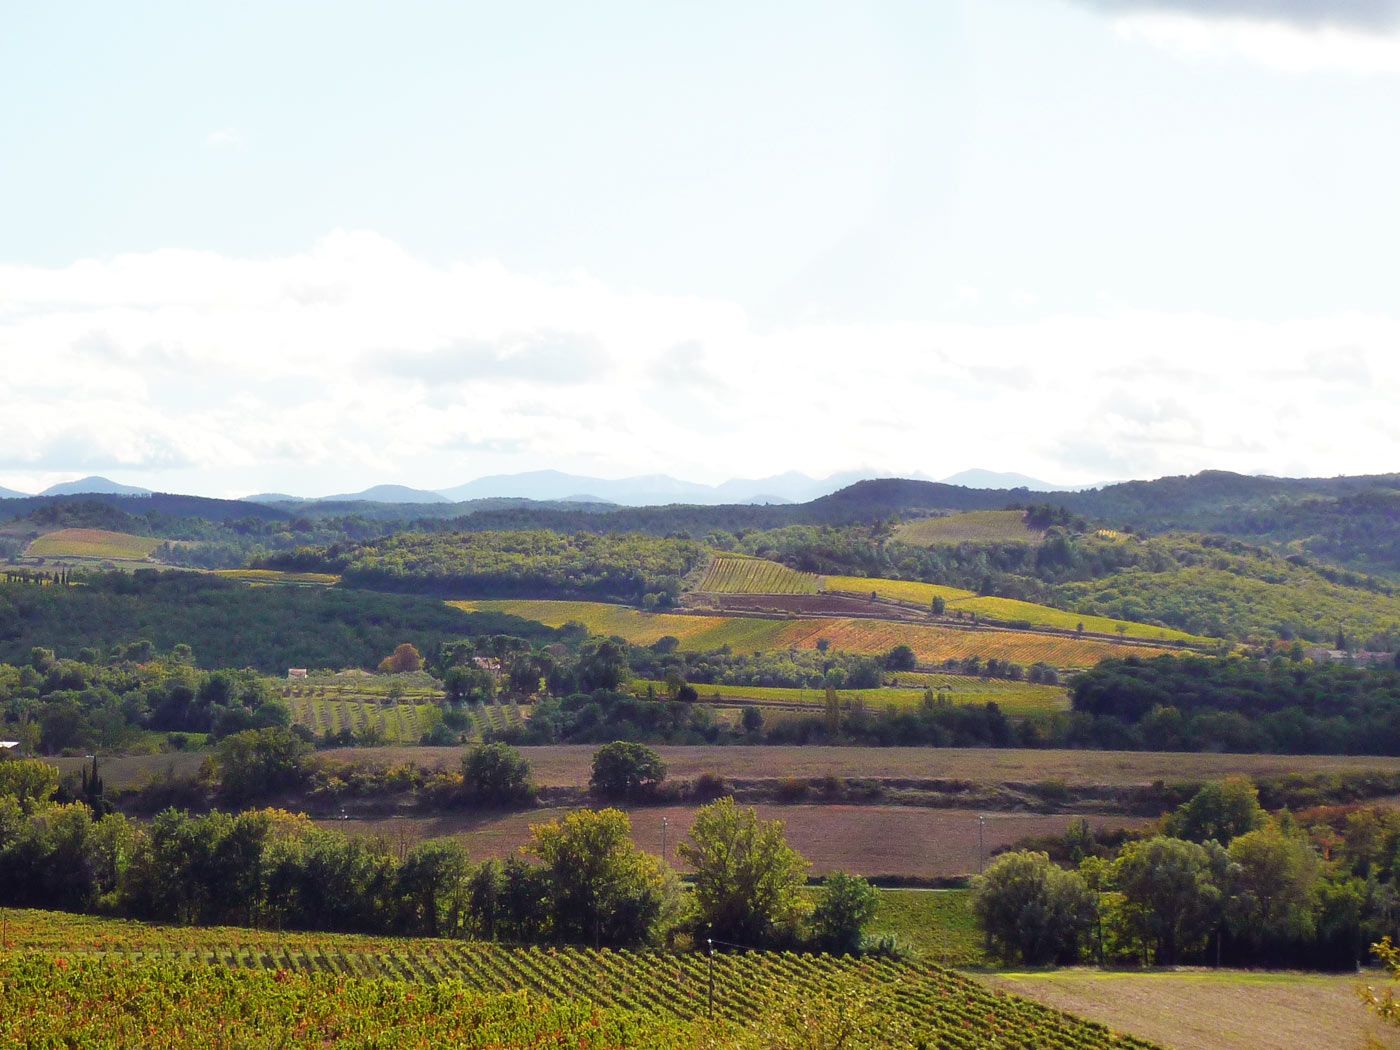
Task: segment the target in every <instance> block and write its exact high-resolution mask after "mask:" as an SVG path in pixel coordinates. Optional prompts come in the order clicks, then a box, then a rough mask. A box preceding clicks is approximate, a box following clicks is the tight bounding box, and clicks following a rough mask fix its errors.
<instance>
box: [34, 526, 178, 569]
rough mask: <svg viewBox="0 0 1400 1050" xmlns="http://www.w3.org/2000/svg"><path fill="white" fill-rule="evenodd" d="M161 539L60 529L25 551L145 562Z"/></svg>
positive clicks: (36, 554)
mask: <svg viewBox="0 0 1400 1050" xmlns="http://www.w3.org/2000/svg"><path fill="white" fill-rule="evenodd" d="M160 544H161V541H160V540H158V539H152V538H151V537H150V536H133V535H131V534H130V533H126V532H107V531H106V530H105V529H59V530H57V531H56V532H47V533H45V534H44V535H42V536H38V537H36V538H35V539H34V541H33V542H32V543H30V544H29V547H28V549H27V550H26V551H25V552H24V553H25V556H26V557H29V558H92V559H95V560H100V561H145V560H146V559H147V558H149V557H150V556H151V554H152V552H153V551H155V549H156V548H157V547H159V546H160Z"/></svg>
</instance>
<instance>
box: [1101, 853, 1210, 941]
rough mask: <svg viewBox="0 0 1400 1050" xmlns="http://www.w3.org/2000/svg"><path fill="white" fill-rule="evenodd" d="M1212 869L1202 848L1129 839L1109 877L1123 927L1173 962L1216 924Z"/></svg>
mask: <svg viewBox="0 0 1400 1050" xmlns="http://www.w3.org/2000/svg"><path fill="white" fill-rule="evenodd" d="M1218 868H1219V866H1218V865H1216V864H1213V863H1212V856H1211V854H1210V853H1209V852H1207V850H1206V848H1205V847H1204V846H1201V845H1198V844H1197V843H1195V842H1186V841H1184V840H1182V839H1174V838H1166V837H1164V836H1158V837H1156V838H1151V839H1146V840H1144V841H1142V842H1130V843H1128V844H1127V845H1126V846H1124V847H1123V850H1122V852H1121V853H1119V855H1118V859H1117V860H1116V861H1114V864H1113V874H1112V880H1113V884H1114V885H1115V886H1116V887H1117V889H1118V892H1119V893H1121V894H1122V901H1123V903H1122V912H1121V917H1122V919H1123V923H1124V926H1125V927H1126V930H1127V931H1128V932H1129V933H1130V935H1131V936H1133V937H1134V938H1135V939H1136V940H1137V942H1138V943H1139V944H1140V945H1142V946H1143V948H1144V949H1145V950H1148V951H1151V952H1153V953H1154V954H1155V955H1156V957H1157V960H1158V961H1159V962H1161V963H1165V964H1167V965H1169V966H1170V965H1174V964H1175V963H1176V962H1177V961H1178V960H1179V959H1180V958H1181V955H1182V953H1183V952H1188V951H1193V950H1195V949H1197V948H1199V947H1201V946H1202V945H1203V944H1204V943H1205V941H1206V938H1207V937H1208V936H1209V935H1210V933H1211V931H1212V930H1213V929H1214V928H1215V926H1216V925H1217V923H1218V921H1219V916H1220V906H1221V902H1222V894H1221V888H1220V886H1219V884H1218V881H1217V874H1216V873H1217V871H1218Z"/></svg>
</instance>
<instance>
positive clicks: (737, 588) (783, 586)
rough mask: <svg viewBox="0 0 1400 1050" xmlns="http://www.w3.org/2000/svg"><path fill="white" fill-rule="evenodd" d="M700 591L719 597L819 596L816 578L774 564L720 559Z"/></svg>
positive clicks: (759, 561)
mask: <svg viewBox="0 0 1400 1050" xmlns="http://www.w3.org/2000/svg"><path fill="white" fill-rule="evenodd" d="M696 590H698V591H707V592H711V593H716V594H816V593H817V577H815V576H813V575H812V574H811V573H809V572H798V571H797V570H795V569H789V568H788V567H787V566H786V565H780V564H778V563H777V562H775V561H764V560H763V559H762V558H741V557H735V556H732V555H723V554H722V555H719V556H718V557H716V558H715V560H714V561H712V562H710V567H709V570H708V571H706V573H705V578H704V579H703V580H701V581H700V586H699V587H697V588H696Z"/></svg>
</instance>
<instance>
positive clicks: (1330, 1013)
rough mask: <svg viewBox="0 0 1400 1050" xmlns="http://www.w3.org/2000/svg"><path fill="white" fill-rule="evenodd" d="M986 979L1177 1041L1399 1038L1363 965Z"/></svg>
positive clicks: (1167, 1042)
mask: <svg viewBox="0 0 1400 1050" xmlns="http://www.w3.org/2000/svg"><path fill="white" fill-rule="evenodd" d="M981 979H982V980H983V981H984V982H985V983H987V984H990V985H992V986H993V987H995V988H998V989H1000V990H1002V991H1007V992H1012V993H1014V994H1016V995H1024V996H1026V997H1028V998H1031V999H1035V1000H1038V1001H1039V1002H1042V1003H1046V1004H1047V1005H1050V1006H1054V1007H1057V1008H1059V1009H1061V1010H1067V1011H1069V1012H1070V1013H1073V1014H1077V1015H1079V1016H1081V1017H1087V1018H1089V1019H1091V1020H1094V1021H1099V1022H1101V1023H1103V1024H1106V1025H1108V1026H1110V1027H1111V1028H1114V1029H1117V1030H1118V1031H1120V1032H1125V1033H1127V1034H1129V1035H1134V1036H1137V1037H1138V1038H1139V1039H1146V1040H1150V1041H1152V1042H1155V1043H1160V1044H1161V1045H1162V1046H1165V1047H1168V1048H1169V1050H1362V1048H1363V1047H1366V1046H1367V1045H1371V1046H1378V1047H1383V1048H1387V1050H1392V1048H1397V1047H1400V1033H1397V1032H1396V1031H1395V1030H1394V1029H1387V1028H1385V1027H1384V1026H1383V1025H1381V1024H1379V1022H1377V1021H1376V1020H1375V1019H1374V1018H1372V1017H1371V1015H1370V1014H1368V1013H1367V1012H1366V1010H1365V1008H1364V1007H1363V1006H1362V1005H1361V1003H1360V1002H1359V1001H1358V999H1357V997H1356V989H1357V987H1358V986H1359V985H1360V983H1361V981H1362V978H1361V977H1358V976H1357V975H1356V974H1303V973H1270V972H1254V971H1229V970H1223V971H1220V972H1215V971H1211V970H1175V971H1167V972H1148V973H1122V972H1109V973H1101V972H1099V971H1096V970H1058V971H1054V972H1046V973H1026V974H995V975H986V976H984V977H982V978H981ZM1368 1037H1369V1038H1371V1039H1373V1040H1375V1042H1374V1043H1371V1044H1368V1043H1367V1039H1368Z"/></svg>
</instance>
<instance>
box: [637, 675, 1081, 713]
mask: <svg viewBox="0 0 1400 1050" xmlns="http://www.w3.org/2000/svg"><path fill="white" fill-rule="evenodd" d="M920 677H922V678H926V679H928V680H929V682H928V687H929V688H931V689H933V691H934V692H935V694H940V695H946V696H947V697H948V698H949V699H950V700H952V702H953V703H955V704H986V703H996V704H998V705H999V706H1000V707H1001V709H1002V710H1003V711H1005V712H1006V713H1007V714H1009V715H1026V714H1040V713H1043V712H1047V711H1068V710H1069V695H1068V693H1067V692H1066V691H1065V689H1064V688H1063V687H1061V686H1056V685H1032V684H1031V683H1029V682H1010V681H1002V680H998V679H990V678H989V679H983V678H969V677H965V676H962V675H923V676H920ZM691 684H692V685H693V686H694V687H695V691H696V692H697V693H699V694H700V700H701V701H702V702H704V701H707V700H709V701H728V702H734V703H743V702H749V703H753V704H754V705H756V706H762V705H764V704H811V705H812V706H813V707H814V708H819V707H821V705H822V704H823V703H825V701H826V691H825V690H824V689H821V688H819V687H813V688H808V689H803V688H789V687H784V686H763V685H710V684H706V683H703V682H693V683H691ZM648 686H651V687H652V688H653V689H654V690H655V691H656V694H657V695H658V696H665V683H663V682H655V681H648V680H646V679H637V680H635V681H634V682H633V683H632V686H631V690H632V692H633V693H634V694H635V695H637V696H644V695H646V690H647V687H648ZM924 688H925V687H924V686H923V685H918V686H913V685H910V686H903V687H899V686H895V687H889V686H885V687H881V688H878V689H838V690H836V696H837V698H838V699H839V700H841V701H842V702H843V703H851V702H861V703H864V704H866V705H867V706H868V707H871V708H879V707H888V706H894V707H900V708H911V707H917V706H918V705H919V704H920V703H922V702H923V698H924Z"/></svg>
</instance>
